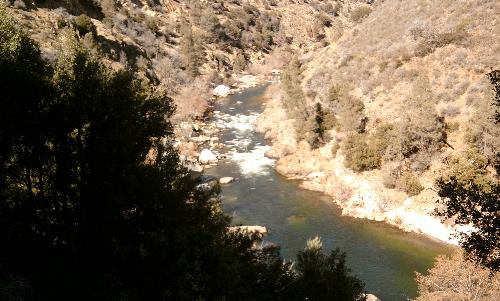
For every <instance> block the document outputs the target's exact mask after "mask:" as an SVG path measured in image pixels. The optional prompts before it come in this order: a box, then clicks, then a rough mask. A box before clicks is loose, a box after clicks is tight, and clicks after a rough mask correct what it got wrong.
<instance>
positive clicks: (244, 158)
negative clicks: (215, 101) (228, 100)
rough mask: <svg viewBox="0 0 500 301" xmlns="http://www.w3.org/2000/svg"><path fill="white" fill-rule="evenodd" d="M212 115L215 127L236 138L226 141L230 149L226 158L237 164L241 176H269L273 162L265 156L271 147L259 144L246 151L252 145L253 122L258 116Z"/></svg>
mask: <svg viewBox="0 0 500 301" xmlns="http://www.w3.org/2000/svg"><path fill="white" fill-rule="evenodd" d="M214 115H215V120H216V124H217V126H218V127H219V128H224V129H229V130H232V133H233V134H234V135H235V137H236V138H235V139H232V140H229V141H226V144H227V145H228V146H231V147H232V148H231V149H230V151H229V153H228V158H229V159H230V160H232V161H233V162H236V163H237V164H238V166H239V168H240V172H241V174H242V175H243V176H249V175H266V174H269V173H270V171H271V170H272V169H271V168H270V167H272V166H274V163H275V160H273V159H270V158H267V157H266V156H265V154H266V152H267V151H269V150H270V148H271V147H270V146H267V145H260V143H259V144H257V145H256V146H255V147H253V148H252V149H248V148H249V146H250V145H251V143H252V139H251V135H252V134H253V131H254V130H255V121H256V120H257V118H258V117H259V114H258V113H255V112H249V114H248V115H245V114H236V115H231V114H225V113H222V112H219V111H216V112H214ZM234 147H236V148H234Z"/></svg>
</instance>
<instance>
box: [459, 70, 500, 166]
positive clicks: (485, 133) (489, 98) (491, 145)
mask: <svg viewBox="0 0 500 301" xmlns="http://www.w3.org/2000/svg"><path fill="white" fill-rule="evenodd" d="M488 77H489V80H490V83H491V90H490V91H489V93H488V94H487V95H486V96H485V97H484V99H482V101H481V102H479V104H478V108H477V112H476V114H475V115H474V119H473V121H474V122H472V123H471V124H470V125H469V129H468V132H467V135H466V139H467V142H469V143H470V144H472V145H473V146H474V147H476V148H477V149H479V151H480V152H481V153H482V154H483V155H484V156H486V158H487V159H488V163H489V164H491V165H493V166H494V167H495V169H496V171H497V174H500V139H498V137H499V136H500V72H499V71H498V70H496V71H492V72H490V73H489V74H488Z"/></svg>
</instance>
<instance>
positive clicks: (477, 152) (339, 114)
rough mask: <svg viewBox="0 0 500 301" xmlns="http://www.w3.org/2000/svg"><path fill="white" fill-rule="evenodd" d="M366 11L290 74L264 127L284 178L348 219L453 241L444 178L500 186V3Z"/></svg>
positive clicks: (402, 5) (397, 4)
mask: <svg viewBox="0 0 500 301" xmlns="http://www.w3.org/2000/svg"><path fill="white" fill-rule="evenodd" d="M357 10H360V11H361V12H362V13H356V14H353V13H352V12H351V15H355V16H357V15H358V14H359V15H361V16H359V17H356V18H355V19H356V22H353V23H352V24H351V25H352V28H351V29H348V30H346V31H345V32H344V34H342V35H341V37H340V38H338V39H337V40H333V41H332V42H331V43H330V44H329V45H328V46H327V47H325V48H321V49H318V50H315V51H311V52H308V53H305V54H303V55H302V56H300V57H299V60H295V61H292V63H291V64H290V65H289V66H288V67H287V69H286V70H285V73H284V76H283V84H282V86H281V87H282V88H281V89H280V90H275V91H274V92H273V93H271V96H270V100H269V102H268V104H267V108H266V111H265V112H264V114H263V116H262V117H261V119H260V124H259V127H260V130H261V131H263V132H265V133H266V135H267V137H268V138H270V139H272V140H273V142H274V147H273V150H272V151H271V152H270V155H272V156H276V157H279V158H280V160H279V162H278V165H277V169H278V171H279V172H281V173H283V174H284V175H286V176H289V177H293V178H301V179H304V180H305V181H304V186H305V187H307V188H310V189H314V190H320V191H324V192H326V193H329V194H331V195H333V196H334V198H335V200H336V201H337V202H338V203H339V204H340V205H341V206H342V207H343V208H344V213H346V214H350V215H354V216H358V217H367V218H370V219H375V220H385V221H387V222H389V223H392V224H395V225H398V226H400V227H401V228H403V229H407V230H415V231H420V232H425V233H428V234H431V235H433V236H435V237H438V238H440V239H443V240H447V239H448V234H449V233H448V232H449V229H448V228H447V227H445V226H443V225H441V224H440V223H439V221H438V220H437V219H436V218H433V217H432V216H431V214H432V212H433V211H434V209H435V208H436V199H437V198H438V196H437V193H436V189H435V187H434V185H435V181H436V180H437V179H439V178H449V177H451V176H454V177H457V178H459V180H461V181H463V182H464V183H470V182H471V181H472V182H475V183H491V181H493V182H496V181H498V174H497V172H496V171H495V168H496V169H497V171H498V166H499V159H498V158H499V157H498V154H499V152H500V140H499V139H498V137H500V127H499V126H498V124H496V123H495V118H494V115H495V112H498V107H496V106H495V103H494V90H493V85H492V79H490V78H489V77H488V74H489V75H491V76H490V77H494V76H493V74H494V73H491V72H492V71H493V70H498V69H499V68H500V64H499V62H500V43H499V41H500V37H499V32H500V19H499V18H498V12H500V3H499V2H498V1H494V0H492V1H451V0H450V1H420V0H418V1H417V0H411V1H396V0H386V1H380V2H377V3H375V4H374V5H372V6H370V7H368V6H360V7H359V8H357ZM388 16H390V17H388ZM295 87H300V88H298V89H297V88H295ZM274 89H276V88H274ZM276 118H280V119H281V122H276ZM276 124H278V125H279V126H278V127H276ZM280 125H281V126H280ZM290 128H295V130H294V131H290V130H289V129H290Z"/></svg>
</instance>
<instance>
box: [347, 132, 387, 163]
mask: <svg viewBox="0 0 500 301" xmlns="http://www.w3.org/2000/svg"><path fill="white" fill-rule="evenodd" d="M340 147H341V149H342V151H343V152H344V153H345V162H344V163H345V165H346V167H347V168H350V169H352V170H354V171H355V172H361V171H366V170H372V169H376V168H379V167H380V164H381V159H382V156H381V155H380V154H379V153H378V152H377V149H376V148H374V147H373V146H372V145H371V144H368V143H367V135H365V134H359V133H350V134H349V135H347V136H346V137H345V138H344V140H343V141H342V143H341V146H340Z"/></svg>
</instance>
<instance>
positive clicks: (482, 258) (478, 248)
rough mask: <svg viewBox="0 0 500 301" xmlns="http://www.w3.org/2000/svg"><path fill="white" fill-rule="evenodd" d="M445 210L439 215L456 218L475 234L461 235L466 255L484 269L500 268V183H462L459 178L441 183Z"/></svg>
mask: <svg viewBox="0 0 500 301" xmlns="http://www.w3.org/2000/svg"><path fill="white" fill-rule="evenodd" d="M437 186H438V190H439V196H440V197H441V198H442V199H441V200H440V204H441V205H442V206H441V207H442V208H443V209H442V210H439V211H437V213H438V214H439V215H441V216H443V217H445V218H454V221H455V223H456V224H458V225H466V226H468V225H472V226H473V227H474V229H475V230H474V231H471V232H470V233H462V234H460V236H459V238H460V244H461V246H462V247H463V249H464V250H465V252H466V254H467V255H468V256H469V257H470V258H472V259H474V260H476V261H478V262H479V263H480V264H482V265H483V266H485V267H487V268H489V269H491V270H493V271H498V270H499V269H500V241H499V240H498V233H500V202H499V200H500V184H499V183H498V182H491V183H482V184H480V183H475V182H473V181H470V182H469V183H463V182H461V181H458V180H457V178H454V177H452V178H450V179H448V180H438V181H437Z"/></svg>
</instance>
